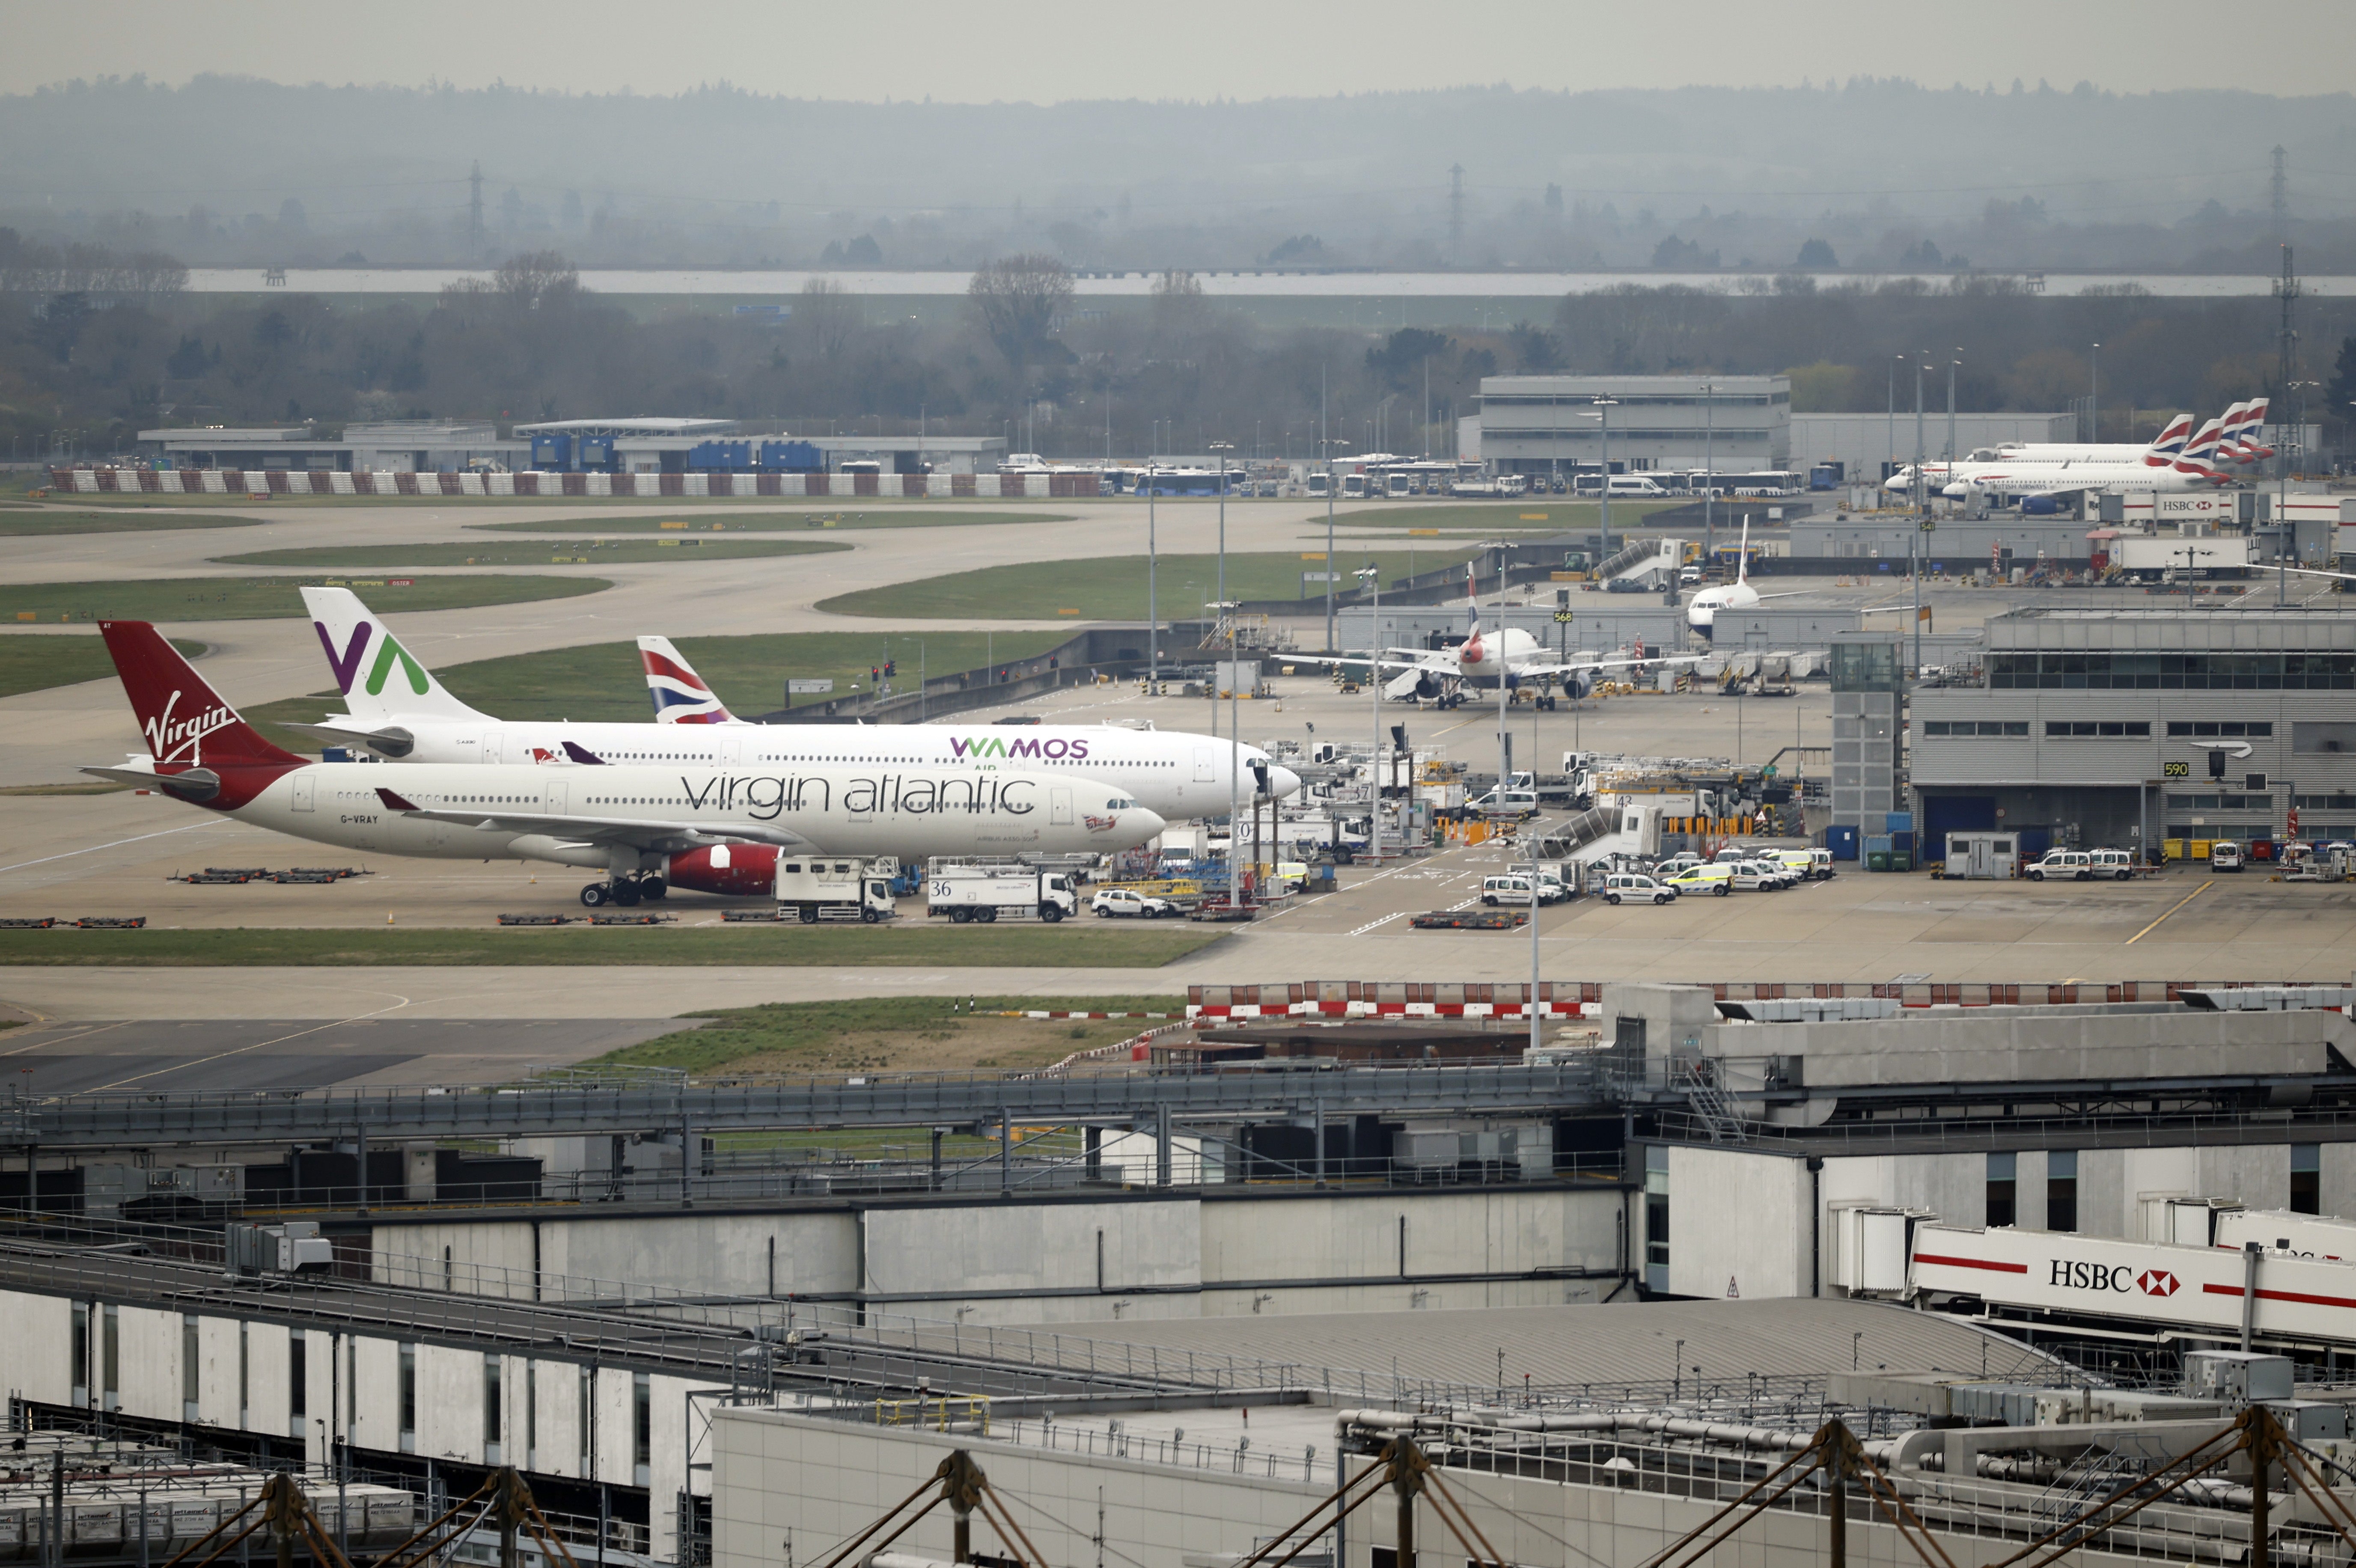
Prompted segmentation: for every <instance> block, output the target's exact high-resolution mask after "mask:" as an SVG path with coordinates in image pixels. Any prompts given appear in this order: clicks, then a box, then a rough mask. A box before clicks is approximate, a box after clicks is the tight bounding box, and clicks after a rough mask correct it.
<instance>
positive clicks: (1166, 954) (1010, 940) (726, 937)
mask: <svg viewBox="0 0 2356 1568" xmlns="http://www.w3.org/2000/svg"><path fill="white" fill-rule="evenodd" d="M1224 935H1226V932H1225V931H1224V930H1223V929H1222V928H1220V927H1218V926H1194V925H1185V926H1174V927H1173V926H1163V927H1158V928H1157V927H1151V926H1144V925H1136V924H1130V923H1126V922H1123V923H1113V922H1102V921H1100V922H1097V923H1093V924H1078V925H1075V924H1071V923H1066V924H1062V925H1033V926H1002V927H1001V926H994V925H980V926H974V925H958V926H952V925H942V924H926V923H924V922H923V921H915V922H912V923H908V924H907V925H905V926H900V925H886V926H882V927H877V926H869V925H848V926H832V925H822V926H819V927H818V928H816V929H815V930H811V929H806V928H804V927H803V926H800V925H798V924H796V925H769V926H758V925H753V926H741V925H659V926H621V927H603V928H601V927H594V926H587V925H566V926H556V927H552V928H539V927H526V928H521V929H514V930H509V929H502V928H499V927H489V928H486V929H481V930H463V931H420V930H415V929H403V928H400V927H384V928H380V927H375V926H369V927H367V928H364V929H355V930H344V931H319V930H303V929H292V928H282V927H271V928H268V929H256V928H253V927H247V926H240V927H231V928H228V929H220V930H215V929H207V930H201V931H170V930H157V929H154V928H150V929H148V930H145V931H72V930H64V929H56V930H49V931H37V930H36V931H0V965H16V964H38V965H69V966H75V967H80V966H89V967H94V968H95V967H116V968H121V967H132V968H196V967H211V966H236V967H252V966H255V965H331V966H345V965H350V966H356V967H361V968H369V967H376V966H385V965H391V966H402V965H459V966H466V967H507V966H513V965H567V966H571V965H579V966H581V967H584V968H589V967H597V968H610V967H612V966H613V965H617V964H661V965H703V966H709V965H727V964H747V965H768V966H771V967H775V966H778V965H784V966H787V967H801V966H808V965H827V966H830V967H836V968H841V967H843V966H846V965H849V966H861V967H883V968H905V967H907V966H909V965H940V964H967V965H1026V966H1027V965H1043V964H1056V965H1075V964H1076V965H1087V966H1089V967H1095V968H1112V969H1154V968H1159V967H1161V966H1162V965H1164V964H1168V963H1171V962H1173V960H1176V959H1179V958H1183V957H1184V956H1185V955H1187V954H1189V953H1192V952H1194V951H1195V950H1196V949H1197V948H1201V947H1205V946H1208V945H1209V944H1212V943H1214V942H1216V941H1217V940H1218V939H1219V938H1220V937H1222V936H1224Z"/></svg>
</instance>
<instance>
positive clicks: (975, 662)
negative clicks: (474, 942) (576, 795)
mask: <svg viewBox="0 0 2356 1568" xmlns="http://www.w3.org/2000/svg"><path fill="white" fill-rule="evenodd" d="M1062 640H1063V639H1062V637H1061V636H1060V635H1057V634H1056V633H1054V632H1005V633H1001V634H999V635H996V636H994V637H993V636H991V635H989V634H987V633H982V632H933V633H927V634H926V635H925V636H924V637H922V638H921V639H919V638H916V637H913V636H909V635H905V634H903V633H896V632H895V633H893V634H890V635H870V634H867V633H863V632H779V633H775V634H772V635H767V636H758V637H680V638H677V639H675V642H676V645H677V646H678V648H679V650H680V652H681V653H683V654H685V655H686V656H687V659H688V662H689V663H690V664H691V665H693V666H694V667H695V669H696V673H697V674H699V675H701V677H703V678H704V679H705V680H706V681H708V682H710V683H711V686H712V691H713V692H714V693H715V694H717V695H718V697H719V699H720V700H721V701H723V702H724V703H726V704H727V705H728V706H729V708H730V709H733V710H734V712H735V713H736V714H738V716H740V717H749V716H750V715H752V714H755V713H766V712H769V711H771V710H772V709H777V708H781V707H783V706H785V701H786V679H787V677H789V676H790V677H794V678H796V679H812V678H820V679H826V678H830V679H832V680H833V681H834V683H835V688H834V694H835V695H836V696H838V697H841V696H848V695H849V694H850V693H851V686H852V683H853V682H856V683H857V685H858V687H859V688H860V690H862V692H863V691H864V690H865V689H866V688H867V672H868V670H869V668H870V667H873V666H875V665H879V664H881V663H883V661H884V660H885V659H887V658H888V659H895V660H897V661H898V662H899V666H900V686H901V688H902V689H904V690H905V689H909V688H913V687H914V685H915V684H916V669H917V666H918V664H919V662H920V654H919V646H918V645H919V643H920V642H921V644H922V651H921V663H922V664H923V666H924V667H925V668H926V669H927V670H930V671H932V672H934V673H936V674H940V673H945V672H948V671H951V670H964V669H980V668H981V667H983V665H984V664H986V663H987V662H988V661H990V660H991V659H992V658H998V659H1017V658H1028V657H1030V656H1032V655H1033V654H1038V653H1044V652H1045V651H1046V650H1047V649H1049V648H1052V647H1054V646H1055V645H1056V644H1057V643H1058V642H1061V641H1062ZM434 674H435V675H436V676H438V677H441V680H442V684H443V685H444V686H445V687H447V688H450V690H451V691H452V692H454V693H455V694H456V696H457V698H458V699H459V700H460V701H462V702H464V703H466V704H467V705H468V706H469V707H473V708H477V709H481V710H482V711H483V712H485V713H496V714H498V716H499V717H500V718H502V719H517V720H523V719H575V720H581V721H583V722H584V723H597V722H608V723H626V724H637V723H644V722H646V721H648V720H651V719H652V718H653V717H654V709H653V706H652V704H651V703H650V702H649V701H648V698H647V677H646V672H645V670H644V668H643V667H641V666H640V665H639V663H638V648H637V644H636V643H591V644H588V645H584V646H581V647H573V648H551V649H549V650H548V651H546V652H544V653H534V654H516V655H513V656H509V657H507V658H497V659H482V660H478V661H477V662H476V663H474V664H462V665H453V666H451V667H449V668H447V669H437V670H435V671H434ZM797 700H798V702H799V703H800V704H801V705H802V706H804V707H807V706H809V704H810V703H813V702H823V701H825V700H826V699H825V698H823V697H803V698H799V699H797ZM342 710H343V699H341V698H339V697H337V695H336V694H335V693H334V692H331V691H329V692H319V693H316V694H314V695H312V696H310V697H295V698H287V699H284V700H283V701H278V702H273V703H269V704H266V705H265V706H262V707H260V708H253V709H246V710H245V714H246V717H247V718H248V719H250V720H253V721H254V722H256V723H269V724H275V723H288V724H308V723H311V722H313V721H315V720H317V719H318V718H319V716H320V715H321V714H323V713H330V712H341V711H342ZM274 733H275V732H273V734H274ZM278 738H279V739H280V740H281V742H282V743H283V744H286V745H289V746H291V747H293V748H294V749H295V750H302V749H304V748H305V747H306V746H307V747H312V748H316V745H317V742H316V741H312V740H305V741H291V740H286V739H285V738H284V737H283V736H281V737H278Z"/></svg>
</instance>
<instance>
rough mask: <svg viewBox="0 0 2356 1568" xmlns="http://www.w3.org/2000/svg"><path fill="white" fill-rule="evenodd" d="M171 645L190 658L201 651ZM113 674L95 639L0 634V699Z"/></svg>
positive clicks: (184, 642) (198, 646)
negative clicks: (23, 692)
mask: <svg viewBox="0 0 2356 1568" xmlns="http://www.w3.org/2000/svg"><path fill="white" fill-rule="evenodd" d="M172 645H173V646H174V647H176V648H177V649H179V650H180V651H181V652H182V653H184V654H186V655H187V656H188V657H190V658H195V657H196V656H198V654H200V653H203V652H204V651H205V645H204V644H202V643H192V642H190V641H188V639H187V638H186V637H174V638H173V639H172ZM113 674H114V661H113V660H112V659H111V658H109V657H107V656H106V645H105V644H104V643H103V642H102V641H100V640H99V638H98V636H97V635H96V634H95V633H93V634H92V635H89V636H86V637H81V636H71V637H70V636H54V637H52V636H39V637H35V636H27V635H25V634H24V633H22V632H18V633H13V634H0V697H14V696H16V694H17V693H18V692H22V691H46V690H48V688H50V687H53V686H72V685H75V684H76V683H78V682H80V681H85V680H100V679H103V678H105V677H111V676H112V675H113Z"/></svg>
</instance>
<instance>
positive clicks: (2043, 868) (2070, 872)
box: [2020, 849, 2239, 882]
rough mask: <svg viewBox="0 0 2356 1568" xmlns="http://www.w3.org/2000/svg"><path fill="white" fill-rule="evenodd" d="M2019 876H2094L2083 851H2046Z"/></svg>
mask: <svg viewBox="0 0 2356 1568" xmlns="http://www.w3.org/2000/svg"><path fill="white" fill-rule="evenodd" d="M2235 869H2239V868H2238V867H2236V868H2235ZM2020 874H2021V875H2022V876H2024V877H2027V878H2028V879H2029V880H2030V881H2032V882H2044V881H2072V882H2083V881H2087V880H2092V879H2093V877H2094V856H2092V855H2090V854H2088V853H2087V852H2086V851H2085V850H2083V849H2048V850H2047V851H2046V852H2045V859H2042V860H2038V861H2035V862H2033V863H2031V864H2030V865H2029V868H2028V869H2025V870H2023V871H2022V872H2021V873H2020Z"/></svg>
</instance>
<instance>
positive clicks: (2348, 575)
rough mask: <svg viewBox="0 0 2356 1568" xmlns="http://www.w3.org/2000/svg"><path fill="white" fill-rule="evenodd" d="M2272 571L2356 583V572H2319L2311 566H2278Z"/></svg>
mask: <svg viewBox="0 0 2356 1568" xmlns="http://www.w3.org/2000/svg"><path fill="white" fill-rule="evenodd" d="M2255 570H2257V571H2266V570H2268V569H2267V568H2265V567H2263V566H2261V567H2258V568H2256V569H2255ZM2272 570H2274V571H2294V572H2297V574H2298V575H2299V576H2301V577H2336V578H2338V579H2340V581H2342V582H2356V571H2317V570H2316V569H2315V568H2314V567H2311V566H2277V567H2275V568H2273V569H2272Z"/></svg>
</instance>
